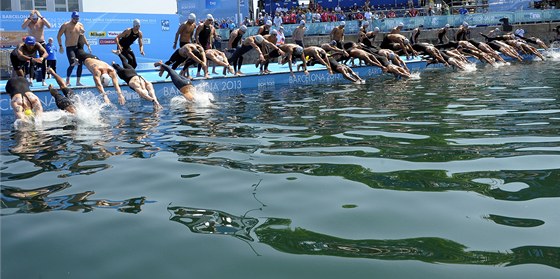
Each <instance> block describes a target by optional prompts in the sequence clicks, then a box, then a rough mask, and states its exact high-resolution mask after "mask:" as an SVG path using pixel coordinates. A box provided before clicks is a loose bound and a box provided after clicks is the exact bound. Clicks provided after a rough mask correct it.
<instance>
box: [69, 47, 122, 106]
mask: <svg viewBox="0 0 560 279" xmlns="http://www.w3.org/2000/svg"><path fill="white" fill-rule="evenodd" d="M81 58H85V59H83V61H84V62H83V64H84V65H85V66H86V68H87V69H88V70H89V72H90V73H91V74H92V76H93V81H94V82H95V86H96V87H97V90H99V93H101V96H103V100H104V101H105V103H106V104H111V101H110V100H109V97H107V93H106V92H105V88H104V87H103V86H109V84H110V82H111V81H112V82H113V85H114V86H115V90H116V91H117V94H118V100H119V104H121V105H124V103H125V102H126V101H125V99H124V95H123V94H122V91H121V87H120V86H119V80H118V78H117V73H116V71H115V69H114V68H113V67H111V66H109V64H107V63H105V62H104V61H101V60H99V59H98V58H97V57H95V56H93V55H91V54H88V55H87V56H86V57H80V58H78V59H80V60H82V59H81Z"/></svg>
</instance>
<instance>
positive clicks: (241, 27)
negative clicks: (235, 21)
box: [239, 25, 247, 32]
mask: <svg viewBox="0 0 560 279" xmlns="http://www.w3.org/2000/svg"><path fill="white" fill-rule="evenodd" d="M239 30H240V31H243V32H247V26H245V25H241V26H239Z"/></svg>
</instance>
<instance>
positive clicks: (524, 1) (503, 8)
mask: <svg viewBox="0 0 560 279" xmlns="http://www.w3.org/2000/svg"><path fill="white" fill-rule="evenodd" d="M531 2H535V1H532V0H489V1H488V10H489V11H491V12H514V11H519V10H527V9H529V5H530V4H531Z"/></svg>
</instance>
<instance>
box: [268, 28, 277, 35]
mask: <svg viewBox="0 0 560 279" xmlns="http://www.w3.org/2000/svg"><path fill="white" fill-rule="evenodd" d="M270 35H278V31H276V29H272V30H270Z"/></svg>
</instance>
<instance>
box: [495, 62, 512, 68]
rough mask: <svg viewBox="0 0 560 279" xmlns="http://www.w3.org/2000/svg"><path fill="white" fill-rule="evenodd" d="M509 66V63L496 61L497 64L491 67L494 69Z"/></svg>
mask: <svg viewBox="0 0 560 279" xmlns="http://www.w3.org/2000/svg"><path fill="white" fill-rule="evenodd" d="M509 65H511V63H509V62H500V61H498V62H496V63H494V65H492V66H494V68H501V67H504V66H509Z"/></svg>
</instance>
